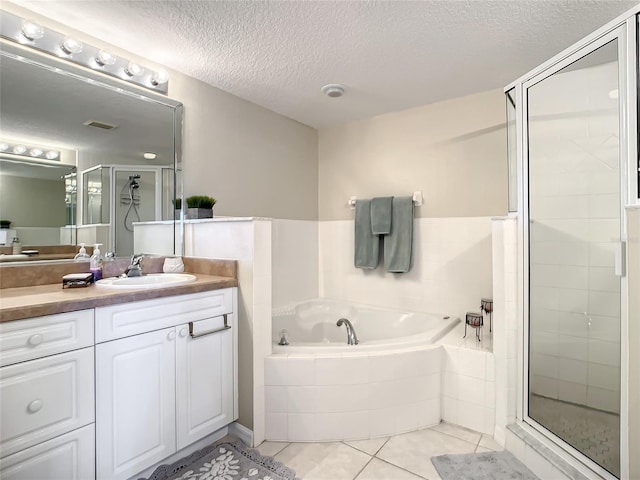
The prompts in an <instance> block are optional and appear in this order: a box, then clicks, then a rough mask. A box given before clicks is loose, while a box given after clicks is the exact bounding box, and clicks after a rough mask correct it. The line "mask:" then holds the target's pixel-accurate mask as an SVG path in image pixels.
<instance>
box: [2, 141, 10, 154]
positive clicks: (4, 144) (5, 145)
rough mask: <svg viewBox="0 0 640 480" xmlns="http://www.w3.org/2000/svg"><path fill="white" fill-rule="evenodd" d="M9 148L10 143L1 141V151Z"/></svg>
mask: <svg viewBox="0 0 640 480" xmlns="http://www.w3.org/2000/svg"><path fill="white" fill-rule="evenodd" d="M7 150H9V145H8V144H7V143H0V152H6V151H7Z"/></svg>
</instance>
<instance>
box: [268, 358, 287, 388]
mask: <svg viewBox="0 0 640 480" xmlns="http://www.w3.org/2000/svg"><path fill="white" fill-rule="evenodd" d="M288 367H289V365H288V362H287V357H278V356H271V357H267V358H265V359H264V383H265V385H287V382H288V379H289V375H288V373H289V371H288Z"/></svg>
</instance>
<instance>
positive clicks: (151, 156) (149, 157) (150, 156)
mask: <svg viewBox="0 0 640 480" xmlns="http://www.w3.org/2000/svg"><path fill="white" fill-rule="evenodd" d="M142 156H143V157H144V158H146V159H147V160H155V159H156V157H157V156H158V155H156V154H155V153H153V152H144V153H143V154H142Z"/></svg>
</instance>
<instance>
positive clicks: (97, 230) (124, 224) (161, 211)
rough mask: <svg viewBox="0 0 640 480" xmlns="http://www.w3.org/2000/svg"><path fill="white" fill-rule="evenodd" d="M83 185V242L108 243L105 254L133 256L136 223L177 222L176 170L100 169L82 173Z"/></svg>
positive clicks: (142, 168) (136, 167)
mask: <svg viewBox="0 0 640 480" xmlns="http://www.w3.org/2000/svg"><path fill="white" fill-rule="evenodd" d="M82 185H83V189H82V190H83V202H82V206H83V211H82V226H81V227H80V229H81V231H82V230H84V231H85V232H87V234H86V235H85V236H84V237H82V236H81V235H80V234H79V241H81V242H84V243H88V244H90V243H94V242H99V243H104V244H105V247H103V251H115V252H116V253H117V255H118V256H127V255H132V254H133V253H135V252H134V248H135V247H134V223H136V222H148V221H157V220H173V216H174V213H173V212H174V207H173V203H172V200H173V193H172V192H173V169H172V168H168V167H146V166H139V165H136V166H127V165H98V166H96V167H92V168H90V169H87V170H84V171H83V172H82ZM90 237H93V238H95V240H88V241H87V239H88V238H90ZM137 253H141V252H137Z"/></svg>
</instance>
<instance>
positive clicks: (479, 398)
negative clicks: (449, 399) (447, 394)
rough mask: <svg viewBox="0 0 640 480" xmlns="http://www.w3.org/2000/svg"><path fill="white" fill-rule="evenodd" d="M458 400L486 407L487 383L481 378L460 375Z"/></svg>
mask: <svg viewBox="0 0 640 480" xmlns="http://www.w3.org/2000/svg"><path fill="white" fill-rule="evenodd" d="M458 400H460V401H463V402H469V403H473V404H476V405H482V406H484V401H485V381H484V380H482V379H479V378H473V377H467V376H465V375H459V376H458Z"/></svg>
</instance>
